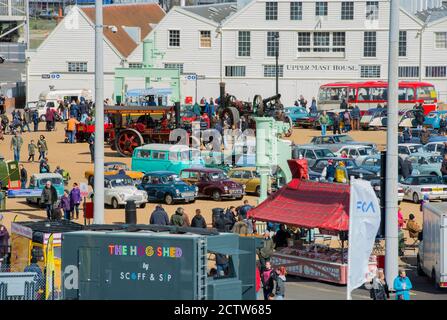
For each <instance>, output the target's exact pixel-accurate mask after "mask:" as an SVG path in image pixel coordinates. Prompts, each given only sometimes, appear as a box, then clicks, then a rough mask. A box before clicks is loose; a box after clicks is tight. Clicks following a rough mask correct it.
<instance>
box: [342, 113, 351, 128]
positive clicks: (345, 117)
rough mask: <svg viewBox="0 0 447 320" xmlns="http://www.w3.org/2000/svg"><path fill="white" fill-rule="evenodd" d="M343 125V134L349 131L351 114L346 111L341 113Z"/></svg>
mask: <svg viewBox="0 0 447 320" xmlns="http://www.w3.org/2000/svg"><path fill="white" fill-rule="evenodd" d="M343 123H344V125H345V132H349V131H351V114H350V113H349V111H348V110H346V111H345V112H344V113H343Z"/></svg>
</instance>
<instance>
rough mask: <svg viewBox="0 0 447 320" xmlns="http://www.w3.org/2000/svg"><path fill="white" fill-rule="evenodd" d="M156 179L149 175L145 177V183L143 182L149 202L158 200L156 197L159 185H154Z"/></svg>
mask: <svg viewBox="0 0 447 320" xmlns="http://www.w3.org/2000/svg"><path fill="white" fill-rule="evenodd" d="M154 179H156V177H153V176H150V175H147V176H144V177H143V181H142V184H143V186H144V190H145V191H146V193H147V198H148V200H151V201H154V200H158V199H157V197H156V190H157V185H156V184H154V182H155V181H154Z"/></svg>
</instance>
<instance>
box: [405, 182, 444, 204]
mask: <svg viewBox="0 0 447 320" xmlns="http://www.w3.org/2000/svg"><path fill="white" fill-rule="evenodd" d="M399 186H401V187H402V188H403V189H404V193H405V194H404V200H410V201H413V202H414V203H420V201H421V200H422V199H424V196H425V195H427V196H428V199H429V200H445V199H447V185H446V184H445V183H444V181H443V179H442V178H441V177H438V176H432V175H425V176H410V177H408V178H407V179H405V180H403V181H402V182H401V183H400V184H399Z"/></svg>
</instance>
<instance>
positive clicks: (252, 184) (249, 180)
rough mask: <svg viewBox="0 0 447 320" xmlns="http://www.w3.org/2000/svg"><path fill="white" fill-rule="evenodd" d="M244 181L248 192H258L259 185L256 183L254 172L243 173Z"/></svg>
mask: <svg viewBox="0 0 447 320" xmlns="http://www.w3.org/2000/svg"><path fill="white" fill-rule="evenodd" d="M242 180H243V181H244V183H243V184H245V186H246V189H245V191H246V192H256V187H257V186H258V183H257V181H256V178H254V176H253V172H252V171H244V172H243V173H242Z"/></svg>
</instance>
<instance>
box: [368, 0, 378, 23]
mask: <svg viewBox="0 0 447 320" xmlns="http://www.w3.org/2000/svg"><path fill="white" fill-rule="evenodd" d="M369 6H374V7H376V8H377V9H376V11H375V12H373V14H372V16H373V17H372V19H371V18H370V16H368V13H369V12H368V8H369ZM379 11H380V3H379V1H366V4H365V19H367V20H379Z"/></svg>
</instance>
